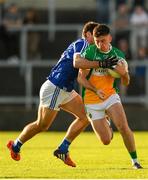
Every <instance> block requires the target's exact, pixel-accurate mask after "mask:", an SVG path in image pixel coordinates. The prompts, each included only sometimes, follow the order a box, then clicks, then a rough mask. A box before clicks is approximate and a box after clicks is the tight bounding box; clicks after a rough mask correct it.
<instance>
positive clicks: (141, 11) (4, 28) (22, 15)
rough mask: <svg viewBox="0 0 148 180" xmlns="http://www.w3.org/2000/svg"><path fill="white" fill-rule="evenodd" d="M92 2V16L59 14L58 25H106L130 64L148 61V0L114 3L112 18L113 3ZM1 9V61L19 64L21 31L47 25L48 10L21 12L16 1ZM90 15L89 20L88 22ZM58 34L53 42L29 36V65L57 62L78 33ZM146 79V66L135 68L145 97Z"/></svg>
mask: <svg viewBox="0 0 148 180" xmlns="http://www.w3.org/2000/svg"><path fill="white" fill-rule="evenodd" d="M20 1H21V0H20ZM92 1H95V7H94V10H93V11H92V12H90V10H88V9H87V10H85V9H84V11H86V12H85V13H84V12H83V13H84V18H83V17H82V16H83V13H82V10H81V12H80V14H78V13H77V11H76V13H71V12H70V11H69V12H68V11H66V12H64V10H62V11H61V12H58V10H56V11H55V13H57V14H56V17H57V19H56V23H58V21H59V23H60V24H62V16H63V19H64V17H65V20H63V23H64V24H65V22H66V19H67V22H66V23H67V24H69V25H70V24H74V23H77V24H82V25H83V24H84V23H85V22H86V21H88V20H93V21H98V22H100V23H106V24H108V25H110V27H111V28H112V33H113V45H115V46H116V47H118V48H119V49H121V50H122V51H123V52H124V53H125V55H126V58H127V61H128V62H131V61H140V62H141V61H147V60H148V28H147V27H148V9H147V4H148V2H147V1H148V0H132V1H131V4H130V5H129V3H128V1H127V0H115V1H114V2H115V4H114V5H115V7H114V9H115V11H114V12H113V16H111V13H112V12H111V10H112V9H111V8H112V6H111V0H92ZM0 7H1V19H0V61H5V62H9V63H10V62H11V63H13V62H14V63H19V61H21V58H20V56H21V54H20V47H21V45H20V38H21V36H20V33H21V31H20V29H21V28H22V27H25V26H35V25H44V24H46V25H48V24H49V19H48V18H49V16H48V9H39V8H34V7H30V8H26V9H25V8H20V7H19V6H18V5H17V3H16V1H15V3H13V1H11V3H7V1H1V3H0ZM82 9H83V8H82ZM72 12H75V10H73V11H72ZM58 13H59V16H58ZM70 13H71V14H70ZM61 14H62V16H61ZM64 14H65V16H64ZM81 14H82V15H81ZM87 14H88V17H87V18H86V16H87ZM80 17H81V18H80ZM60 18H61V19H60ZM68 18H69V19H68ZM49 25H50V24H49ZM56 33H57V34H56V36H55V40H54V42H50V39H49V38H47V37H48V32H42V31H34V30H33V31H29V32H28V34H27V61H30V60H33V61H35V60H44V59H45V60H49V61H50V60H52V59H56V60H58V58H59V55H60V54H61V53H62V51H63V50H64V48H65V47H66V46H67V45H68V44H69V43H70V42H71V40H75V39H76V38H77V35H76V32H71V33H70V34H69V35H68V34H67V33H63V32H61V33H58V32H56ZM72 33H73V34H72ZM145 75H146V67H145V65H143V66H138V67H137V68H135V70H134V78H135V80H136V82H137V83H138V84H137V85H138V86H139V87H140V90H139V94H143V93H145ZM122 90H123V93H126V90H125V89H122Z"/></svg>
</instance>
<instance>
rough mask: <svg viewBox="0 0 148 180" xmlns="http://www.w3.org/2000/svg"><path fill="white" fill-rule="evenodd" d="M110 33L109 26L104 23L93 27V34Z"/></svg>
mask: <svg viewBox="0 0 148 180" xmlns="http://www.w3.org/2000/svg"><path fill="white" fill-rule="evenodd" d="M108 34H110V28H109V27H108V26H107V25H105V24H99V25H98V26H96V27H95V28H94V31H93V36H94V37H99V36H105V35H108Z"/></svg>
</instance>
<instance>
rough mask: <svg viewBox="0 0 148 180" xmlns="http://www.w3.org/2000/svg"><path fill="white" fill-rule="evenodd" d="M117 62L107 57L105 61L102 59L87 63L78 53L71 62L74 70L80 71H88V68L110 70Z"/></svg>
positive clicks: (113, 58)
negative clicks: (78, 69)
mask: <svg viewBox="0 0 148 180" xmlns="http://www.w3.org/2000/svg"><path fill="white" fill-rule="evenodd" d="M117 62H118V59H117V58H116V57H109V58H107V59H104V60H103V61H97V60H96V61H95V60H93V61H89V60H88V59H86V58H83V57H81V54H80V53H75V54H74V60H73V66H74V67H75V68H80V69H90V68H98V67H100V68H112V67H113V66H114V65H116V64H117Z"/></svg>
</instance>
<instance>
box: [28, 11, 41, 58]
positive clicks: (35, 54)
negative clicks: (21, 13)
mask: <svg viewBox="0 0 148 180" xmlns="http://www.w3.org/2000/svg"><path fill="white" fill-rule="evenodd" d="M24 24H25V25H28V26H33V25H36V24H39V14H38V12H37V11H36V9H33V8H31V9H29V10H28V11H27V12H26V15H25V17H24ZM27 40H28V41H27V55H28V56H27V58H28V59H31V60H33V59H34V60H35V59H40V53H39V52H40V48H39V44H40V34H39V33H38V32H35V31H29V32H28V38H27Z"/></svg>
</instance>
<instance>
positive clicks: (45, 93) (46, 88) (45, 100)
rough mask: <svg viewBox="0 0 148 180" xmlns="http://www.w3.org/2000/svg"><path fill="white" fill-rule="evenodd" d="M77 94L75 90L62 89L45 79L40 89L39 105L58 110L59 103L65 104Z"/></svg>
mask: <svg viewBox="0 0 148 180" xmlns="http://www.w3.org/2000/svg"><path fill="white" fill-rule="evenodd" d="M77 95H78V93H77V92H76V91H74V90H72V91H71V92H67V91H64V90H63V89H60V88H59V87H57V86H55V85H54V84H53V83H51V82H50V81H49V80H47V81H45V82H44V83H43V85H42V86H41V89H40V105H41V106H44V107H48V108H50V109H54V110H57V111H59V110H60V105H62V104H66V103H67V102H69V101H71V100H72V99H73V98H75V97H76V96H77Z"/></svg>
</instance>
